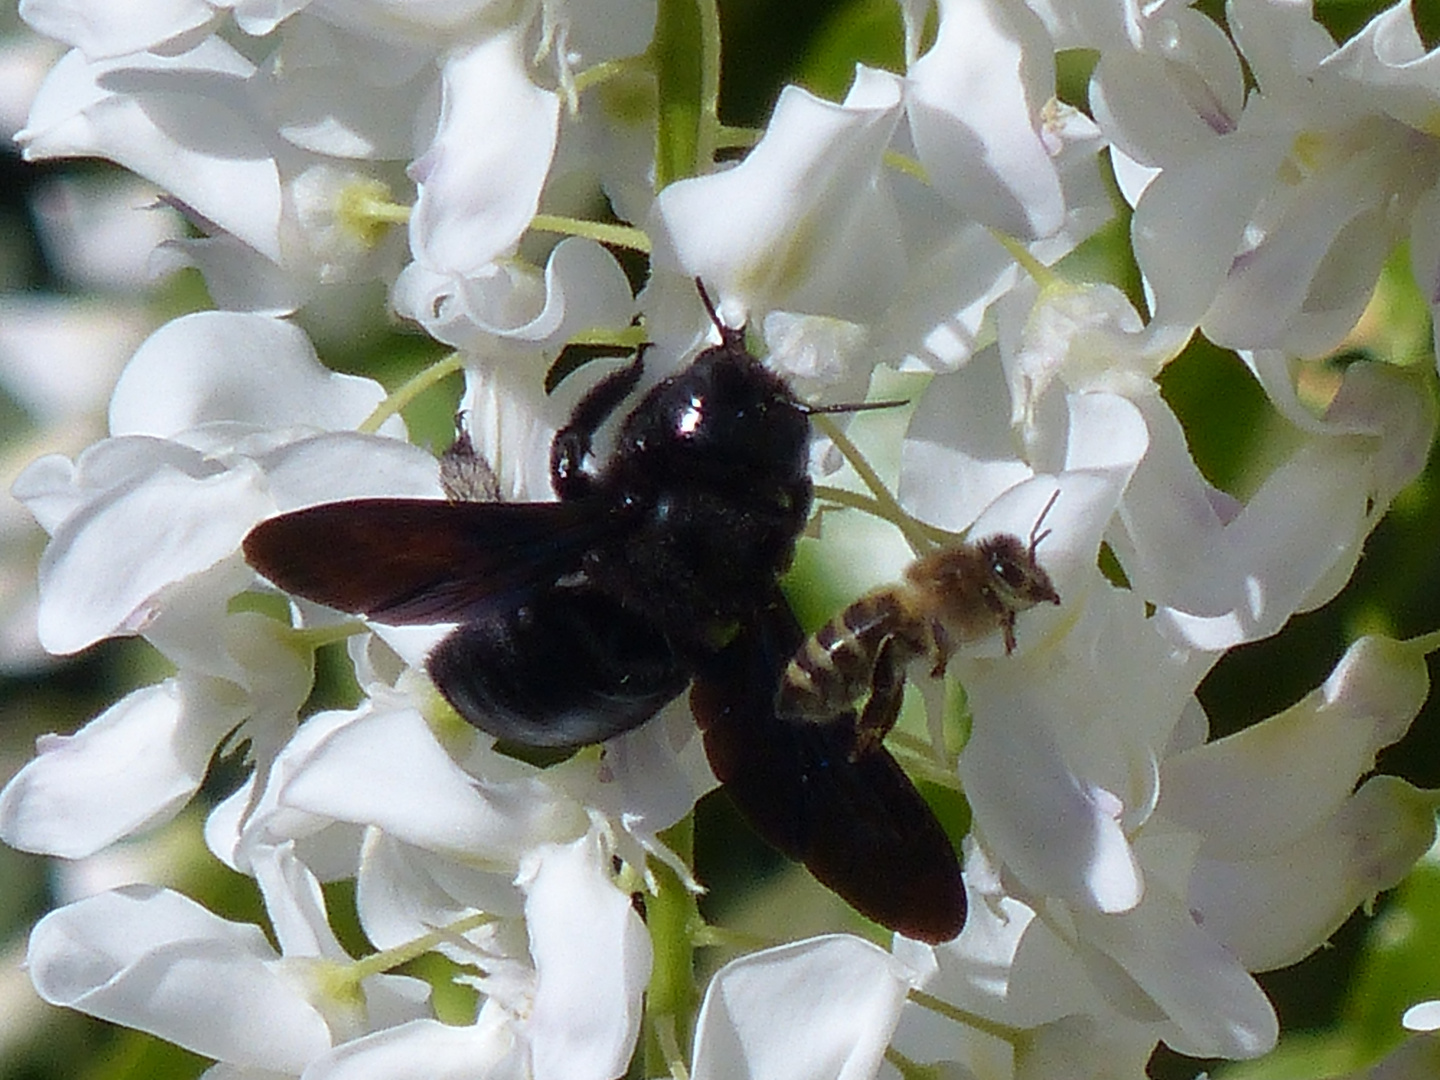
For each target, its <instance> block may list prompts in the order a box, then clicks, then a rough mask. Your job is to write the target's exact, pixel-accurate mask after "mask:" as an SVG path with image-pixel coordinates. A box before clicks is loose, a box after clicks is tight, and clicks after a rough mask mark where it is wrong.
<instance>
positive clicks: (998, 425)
mask: <svg viewBox="0 0 1440 1080" xmlns="http://www.w3.org/2000/svg"><path fill="white" fill-rule="evenodd" d="M993 361H994V357H993V354H985V355H983V356H981V357H980V358H977V359H976V360H975V361H973V362H972V363H969V364H967V365H966V366H965V367H963V368H961V369H960V370H959V371H956V372H953V373H950V374H947V375H941V376H937V377H936V378H935V379H934V380H933V381H932V382H931V383H930V385H929V386H928V387H926V389H925V393H924V394H923V395H922V396H921V398H920V404H919V406H918V407H917V408H916V409H915V412H914V415H913V416H912V418H911V421H910V429H909V431H907V432H906V436H905V444H904V447H903V449H902V451H901V454H902V456H901V467H900V488H899V492H898V494H899V497H900V501H901V504H902V505H903V506H904V507H905V508H906V509H907V510H908V511H909V512H910V513H912V514H915V515H916V516H918V517H920V518H923V519H924V520H925V521H928V522H931V523H932V524H935V525H939V526H940V527H941V528H945V529H951V530H960V529H965V528H968V527H969V526H970V524H971V523H972V522H973V521H974V520H975V519H976V517H978V516H979V515H980V512H981V511H982V510H984V509H985V507H987V506H989V505H990V504H991V503H993V502H994V501H995V500H996V498H998V497H999V496H1000V495H1001V494H1002V493H1003V492H1005V491H1008V490H1009V489H1010V488H1012V487H1014V486H1015V485H1016V484H1018V483H1020V482H1021V481H1023V480H1026V479H1028V478H1029V477H1030V475H1031V473H1032V470H1031V468H1030V466H1029V465H1028V464H1027V463H1026V462H1025V461H1024V460H1023V459H1022V458H1021V456H1020V448H1019V446H1018V445H1017V440H1016V437H1015V433H1014V431H1013V430H1012V428H1011V426H1010V392H1009V388H1008V386H1007V385H1006V381H1005V372H1004V370H1003V369H1002V368H1001V366H1000V365H999V364H998V363H995V362H993Z"/></svg>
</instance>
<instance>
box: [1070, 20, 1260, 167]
mask: <svg viewBox="0 0 1440 1080" xmlns="http://www.w3.org/2000/svg"><path fill="white" fill-rule="evenodd" d="M1164 20H1165V27H1164V31H1163V32H1162V34H1157V35H1156V36H1157V37H1161V36H1162V35H1163V44H1158V45H1157V47H1153V48H1150V49H1145V50H1139V51H1132V50H1129V49H1116V50H1113V51H1107V52H1105V53H1103V54H1102V55H1101V57H1100V62H1099V63H1098V64H1097V65H1096V66H1095V71H1094V73H1093V74H1092V75H1091V79H1090V103H1091V106H1092V107H1093V108H1094V110H1095V119H1096V120H1097V121H1098V122H1099V123H1100V126H1101V127H1102V128H1103V129H1104V130H1105V134H1106V135H1108V136H1109V137H1110V138H1111V139H1112V140H1113V141H1114V143H1115V144H1116V145H1117V146H1118V147H1119V148H1120V149H1121V150H1123V151H1124V153H1125V155H1126V156H1127V157H1128V158H1129V159H1130V160H1132V161H1134V162H1137V163H1141V164H1145V165H1157V164H1162V163H1168V162H1172V161H1176V160H1179V159H1181V158H1183V157H1187V156H1189V155H1190V154H1192V153H1196V152H1201V151H1200V150H1199V148H1200V147H1203V146H1205V145H1206V144H1207V143H1209V142H1210V141H1211V140H1212V139H1213V138H1214V136H1216V135H1221V134H1225V133H1226V132H1229V131H1233V130H1234V129H1235V127H1236V126H1237V124H1238V123H1239V118H1240V113H1241V110H1242V108H1243V107H1244V104H1245V80H1244V75H1243V73H1242V71H1241V69H1240V58H1239V57H1238V56H1236V54H1235V47H1234V46H1233V45H1231V44H1230V39H1229V38H1227V37H1226V36H1225V32H1224V31H1223V30H1221V29H1220V27H1218V26H1216V25H1215V23H1214V22H1212V21H1211V20H1210V19H1209V18H1207V17H1205V16H1204V15H1201V14H1200V13H1199V12H1196V11H1192V10H1189V9H1186V8H1171V9H1169V10H1168V11H1166V12H1165V15H1164ZM1157 22H1158V20H1157ZM1152 25H1153V24H1152ZM1157 29H1158V27H1157Z"/></svg>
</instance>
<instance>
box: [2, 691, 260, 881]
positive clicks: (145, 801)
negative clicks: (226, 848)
mask: <svg viewBox="0 0 1440 1080" xmlns="http://www.w3.org/2000/svg"><path fill="white" fill-rule="evenodd" d="M239 719H240V718H239V716H238V715H235V713H233V712H232V713H231V714H230V715H225V714H223V713H217V712H214V711H212V710H207V709H196V708H195V703H193V702H189V703H187V701H186V697H185V694H184V692H183V684H182V683H181V682H180V681H179V680H177V679H167V680H166V681H165V682H163V683H159V684H157V685H155V686H149V687H145V688H144V689H141V690H136V691H134V692H132V693H130V694H128V695H126V696H125V697H124V698H122V699H121V700H120V701H118V702H116V703H115V704H114V705H112V706H111V707H110V708H109V709H107V710H105V712H103V713H101V714H100V715H99V716H97V717H96V718H95V719H94V720H92V721H90V723H88V724H86V725H85V726H84V727H83V728H81V729H80V730H79V731H78V732H76V733H75V734H74V735H45V736H42V737H41V738H40V740H39V742H38V745H37V750H38V755H37V756H36V758H35V759H34V760H33V761H31V762H29V763H28V764H27V765H25V767H24V768H22V769H21V770H20V771H19V772H18V773H16V774H15V776H14V777H13V778H12V779H11V781H10V783H9V784H7V785H6V786H5V790H4V792H3V794H0V837H3V838H4V840H5V842H6V843H7V844H9V845H10V846H11V847H15V848H19V849H20V850H21V851H36V852H44V853H45V854H48V855H58V856H61V857H62V858H67V859H79V858H84V857H85V856H87V855H91V854H93V853H95V852H96V851H99V850H100V849H101V848H104V847H106V846H108V845H109V844H112V843H114V842H115V841H116V840H119V839H120V838H122V837H125V836H130V835H133V834H135V833H137V832H140V831H143V830H144V829H146V828H149V827H151V826H154V825H156V824H159V823H160V822H162V821H165V820H168V819H169V818H171V817H173V816H174V815H175V814H176V813H177V812H178V811H179V810H180V808H181V807H183V806H184V805H185V804H186V803H187V802H188V801H189V800H190V797H191V796H192V795H194V794H195V792H196V791H197V790H199V788H200V782H201V781H202V780H204V779H205V770H206V768H207V767H208V766H209V764H210V756H211V755H212V754H213V753H214V752H215V747H216V746H218V745H219V743H220V740H221V739H222V738H224V736H225V734H226V733H227V732H228V731H229V730H230V729H231V728H232V727H233V726H234V725H235V724H236V722H237V721H238V720H239Z"/></svg>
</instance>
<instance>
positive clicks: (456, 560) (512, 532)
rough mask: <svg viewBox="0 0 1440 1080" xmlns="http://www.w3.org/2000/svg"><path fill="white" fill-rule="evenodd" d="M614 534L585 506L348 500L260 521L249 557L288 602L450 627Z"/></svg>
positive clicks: (547, 578) (601, 511) (608, 519)
mask: <svg viewBox="0 0 1440 1080" xmlns="http://www.w3.org/2000/svg"><path fill="white" fill-rule="evenodd" d="M613 527H614V520H613V515H612V514H611V512H610V510H609V509H608V508H607V507H606V506H605V505H604V504H602V503H600V502H598V501H596V500H592V499H576V500H571V501H566V502H542V503H497V502H485V503H482V502H445V501H442V500H439V499H352V500H349V501H346V502H334V503H323V504H321V505H319V506H311V507H308V508H306V509H304V510H296V511H294V512H293V513H289V514H281V515H280V516H278V517H273V518H270V519H268V520H266V521H262V522H261V523H260V524H259V525H257V526H255V528H253V529H251V530H250V533H249V535H248V536H246V537H245V542H244V550H245V558H246V560H247V561H248V562H249V563H250V565H251V566H253V567H254V568H255V569H256V570H258V571H259V572H260V573H261V574H262V575H264V576H265V577H266V578H269V579H270V580H271V581H273V582H274V583H275V584H276V585H278V586H280V587H281V588H282V589H284V590H286V591H287V592H291V593H294V594H295V595H297V596H303V597H305V598H306V599H307V600H313V601H315V602H316V603H320V604H325V605H326V606H328V607H333V608H338V609H339V610H341V611H349V612H354V613H355V614H359V615H368V616H371V617H372V618H374V619H376V620H378V621H380V622H385V623H392V624H396V625H403V624H409V623H431V622H454V621H461V620H464V619H466V618H469V617H470V616H472V615H473V614H475V613H477V612H480V611H483V610H485V608H486V607H487V605H488V603H489V602H490V601H491V600H492V599H493V598H495V597H498V596H503V595H504V594H506V593H510V592H512V591H514V590H517V589H525V588H529V587H532V586H536V585H540V584H546V585H548V584H550V583H552V582H554V581H555V580H556V579H557V578H559V577H560V576H562V575H564V574H566V573H569V572H571V571H573V570H575V569H578V567H579V563H580V558H581V555H582V554H583V553H584V552H585V550H586V549H588V548H589V547H590V546H592V545H593V544H594V543H595V542H596V541H597V540H598V539H599V538H600V537H602V536H605V535H606V534H608V533H609V531H610V530H611V529H612V528H613Z"/></svg>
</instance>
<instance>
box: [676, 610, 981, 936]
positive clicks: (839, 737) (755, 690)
mask: <svg viewBox="0 0 1440 1080" xmlns="http://www.w3.org/2000/svg"><path fill="white" fill-rule="evenodd" d="M803 639H804V635H803V634H802V633H801V631H800V627H799V625H798V624H797V623H796V621H795V616H794V615H793V614H792V613H791V611H790V608H789V606H788V605H787V604H786V603H785V601H784V600H783V598H781V597H780V596H779V595H778V592H777V594H776V596H775V599H774V601H773V602H772V603H771V604H770V606H769V607H768V608H767V609H766V610H765V612H763V613H762V616H761V617H760V618H759V619H757V620H754V621H753V622H752V623H749V624H747V625H746V626H744V627H743V628H742V629H741V631H740V633H739V634H738V635H737V636H736V637H735V639H734V640H733V641H731V643H730V644H729V645H728V646H727V647H726V648H725V649H724V650H723V651H722V652H720V653H719V654H718V655H717V656H715V657H714V658H713V659H711V660H708V661H701V662H700V663H699V664H698V665H697V668H698V670H697V674H696V678H695V685H694V689H693V690H692V692H691V704H692V707H693V708H694V711H695V717H696V720H697V722H698V723H699V725H700V728H701V730H702V732H703V733H704V739H705V752H706V755H707V756H708V757H709V759H710V766H711V768H712V769H713V770H714V771H715V775H716V777H717V778H719V780H720V781H721V782H722V783H723V784H724V785H725V788H726V790H727V791H729V792H730V795H731V797H732V798H733V799H734V800H735V804H736V806H737V807H738V808H739V809H740V811H741V813H742V814H743V815H744V816H745V817H746V818H747V819H748V820H749V821H750V823H751V825H752V826H753V827H754V828H755V830H756V832H758V833H759V834H760V835H761V836H762V837H764V838H765V840H767V841H768V842H769V843H770V844H772V845H774V846H775V847H776V848H778V849H779V850H780V851H782V852H783V853H784V854H786V855H788V856H790V857H791V858H793V859H798V860H799V861H801V862H803V863H804V864H805V866H806V867H807V868H808V869H809V870H810V872H811V873H812V874H814V875H815V877H816V878H817V879H819V881H820V882H821V883H822V884H824V885H826V886H828V887H829V888H830V889H832V890H834V891H835V892H836V893H838V894H839V895H840V896H841V897H842V898H843V899H845V900H846V901H847V902H848V903H849V904H850V905H851V906H852V907H854V908H855V909H856V910H857V911H859V912H860V913H861V914H862V915H865V916H866V917H868V918H871V919H874V920H875V921H876V922H878V923H880V924H881V925H883V926H886V927H889V928H890V929H892V930H898V931H899V932H900V933H902V934H905V935H906V936H908V937H912V938H916V939H918V940H920V941H927V942H931V943H938V942H941V941H948V940H949V939H951V938H953V937H955V935H957V934H958V933H959V932H960V930H961V928H962V927H963V926H964V925H965V908H966V906H965V885H964V881H963V879H962V878H961V876H960V864H959V861H958V859H957V858H956V855H955V849H954V848H953V847H952V846H951V843H950V839H949V837H948V836H947V835H946V833H945V830H944V829H943V828H942V827H941V825H940V822H939V821H938V820H937V819H936V817H935V814H934V812H933V811H932V810H931V809H930V807H929V805H928V804H927V803H926V802H925V800H924V799H923V798H922V797H921V795H920V793H919V792H918V791H917V790H916V789H915V785H914V784H913V783H911V781H910V778H909V777H908V776H907V775H906V774H905V772H904V770H903V769H901V768H900V766H899V765H898V764H897V763H896V761H895V759H894V758H893V757H891V756H890V754H889V752H888V751H887V750H886V749H885V748H884V747H883V746H873V747H869V748H866V749H863V750H859V751H857V734H858V732H857V726H856V721H855V717H854V714H853V713H852V712H846V713H844V714H842V715H839V716H837V717H836V718H835V719H834V720H833V721H828V722H823V723H816V722H812V721H805V720H791V719H789V718H782V717H780V716H779V715H778V714H777V712H776V708H775V697H776V692H777V689H778V687H779V681H780V676H781V673H782V672H783V670H784V667H785V664H786V662H787V661H788V660H789V658H790V656H791V655H792V654H793V653H794V652H795V650H796V649H797V648H798V647H799V645H800V643H801V641H802V640H803Z"/></svg>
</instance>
